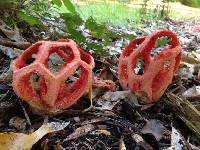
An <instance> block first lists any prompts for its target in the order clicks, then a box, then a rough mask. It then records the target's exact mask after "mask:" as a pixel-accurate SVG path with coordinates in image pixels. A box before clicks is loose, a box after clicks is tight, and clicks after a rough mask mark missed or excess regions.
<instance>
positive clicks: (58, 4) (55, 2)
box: [52, 0, 62, 7]
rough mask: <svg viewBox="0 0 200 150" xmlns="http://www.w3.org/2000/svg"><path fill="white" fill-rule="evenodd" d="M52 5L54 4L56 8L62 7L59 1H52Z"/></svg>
mask: <svg viewBox="0 0 200 150" xmlns="http://www.w3.org/2000/svg"><path fill="white" fill-rule="evenodd" d="M52 3H53V4H55V5H57V6H58V7H61V6H62V2H61V0H52Z"/></svg>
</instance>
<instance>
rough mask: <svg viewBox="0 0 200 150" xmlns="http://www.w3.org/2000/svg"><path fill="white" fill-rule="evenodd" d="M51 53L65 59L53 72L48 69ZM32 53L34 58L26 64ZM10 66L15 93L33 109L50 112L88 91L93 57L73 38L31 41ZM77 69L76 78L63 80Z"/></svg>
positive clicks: (67, 104)
mask: <svg viewBox="0 0 200 150" xmlns="http://www.w3.org/2000/svg"><path fill="white" fill-rule="evenodd" d="M52 53H56V54H57V55H59V56H60V57H62V59H64V62H65V64H64V65H63V67H62V68H61V69H60V70H59V71H58V72H57V73H56V74H54V73H52V72H51V71H50V69H49V64H48V59H49V56H50V55H51V54H52ZM33 55H34V56H35V60H34V61H33V62H32V63H30V64H27V60H29V59H30V58H32V56H33ZM12 67H13V88H14V91H15V92H16V94H17V95H18V96H19V97H20V98H22V99H23V100H25V101H27V102H28V103H29V104H30V105H31V106H32V107H33V108H35V109H36V110H38V111H42V112H44V113H49V112H55V111H58V110H63V109H65V108H68V107H70V106H71V105H73V104H74V103H76V101H77V100H78V99H79V98H80V97H81V96H82V95H84V93H86V92H87V91H88V89H89V86H90V85H91V84H92V79H93V78H92V69H93V67H94V59H93V57H92V56H91V55H90V54H88V53H86V52H84V51H83V50H82V49H80V48H78V46H77V45H76V43H75V42H74V41H73V40H70V39H60V40H58V41H54V42H52V41H40V42H37V43H35V44H33V45H32V46H31V47H29V48H28V49H26V50H25V51H24V52H23V53H22V55H21V56H19V57H18V58H17V59H16V60H14V62H13V64H12ZM78 68H79V69H80V72H79V78H77V79H76V80H75V81H73V82H71V83H66V81H67V79H68V78H69V77H70V76H71V75H73V74H74V73H75V72H76V70H77V69H78ZM33 80H34V82H33ZM35 82H36V84H35ZM33 84H35V85H33Z"/></svg>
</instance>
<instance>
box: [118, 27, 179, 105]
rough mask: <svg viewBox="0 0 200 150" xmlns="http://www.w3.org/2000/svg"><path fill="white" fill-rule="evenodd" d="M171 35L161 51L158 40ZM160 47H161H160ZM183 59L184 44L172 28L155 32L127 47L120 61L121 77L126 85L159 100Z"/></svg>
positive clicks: (122, 84)
mask: <svg viewBox="0 0 200 150" xmlns="http://www.w3.org/2000/svg"><path fill="white" fill-rule="evenodd" d="M163 37H164V38H166V37H167V38H168V40H169V43H168V45H167V46H164V47H161V48H160V49H159V52H157V51H156V52H154V53H156V55H154V54H152V50H155V48H156V42H157V40H158V39H160V38H163ZM157 50H158V49H157ZM180 61H181V46H180V44H179V41H178V38H177V37H176V34H175V33H174V32H172V31H169V30H163V31H158V32H155V33H153V34H151V35H149V36H146V37H145V38H137V39H134V40H132V41H131V42H130V44H129V45H128V46H126V47H125V49H124V50H123V52H122V54H121V56H120V58H119V65H118V77H119V81H120V84H121V86H122V88H123V89H128V88H129V89H131V90H132V91H133V92H134V93H136V94H138V95H141V93H142V94H143V96H146V97H147V98H148V100H149V101H148V102H149V103H150V102H152V101H157V100H158V99H159V98H160V97H161V96H162V95H163V93H164V91H165V90H166V88H167V86H168V85H169V84H170V83H171V82H172V78H173V75H174V73H175V71H176V70H177V69H178V66H179V64H180Z"/></svg>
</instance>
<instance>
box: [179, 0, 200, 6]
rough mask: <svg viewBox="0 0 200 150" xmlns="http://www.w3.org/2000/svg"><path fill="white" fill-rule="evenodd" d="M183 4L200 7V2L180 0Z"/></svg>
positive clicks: (197, 0) (198, 0) (199, 0)
mask: <svg viewBox="0 0 200 150" xmlns="http://www.w3.org/2000/svg"><path fill="white" fill-rule="evenodd" d="M179 1H180V2H181V3H182V4H184V5H187V6H191V7H200V0H179Z"/></svg>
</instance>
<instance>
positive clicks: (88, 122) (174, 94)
mask: <svg viewBox="0 0 200 150" xmlns="http://www.w3.org/2000/svg"><path fill="white" fill-rule="evenodd" d="M72 11H73V10H72ZM190 23H191V22H190V21H188V22H187V21H186V22H184V23H183V22H177V24H176V25H175V24H173V23H172V22H165V21H159V22H158V24H159V25H158V26H156V25H155V24H151V23H150V24H149V25H146V26H143V27H142V28H136V27H135V28H132V29H131V31H128V30H127V29H126V28H121V27H110V28H111V30H112V31H114V32H117V33H121V32H127V33H129V32H130V33H131V34H134V35H135V36H140V35H146V34H149V33H152V32H154V31H156V30H158V29H162V28H167V29H171V30H173V31H176V33H177V34H178V36H179V40H180V41H181V44H182V48H183V50H184V53H183V60H182V65H181V67H180V69H179V71H178V73H177V75H176V76H175V77H174V80H173V83H172V84H171V85H170V86H169V88H168V90H167V91H166V93H165V95H164V96H163V97H162V100H161V101H160V102H157V103H156V104H149V105H142V104H139V103H138V100H137V97H136V96H135V95H134V94H132V93H131V92H130V91H121V87H120V85H119V82H118V79H117V64H118V58H119V54H120V52H121V49H122V47H123V46H124V45H125V44H126V43H128V41H129V39H125V40H121V39H116V40H114V41H113V43H112V45H111V47H110V52H109V55H108V56H95V59H96V64H97V66H96V68H95V70H94V73H95V74H98V75H99V76H101V77H103V78H105V79H113V80H114V81H115V83H116V84H117V86H118V88H117V91H116V92H108V91H97V93H96V94H94V92H95V91H94V90H93V91H92V90H91V91H90V99H88V98H86V97H82V98H81V100H80V101H79V102H78V103H77V104H76V105H75V106H73V107H72V108H73V109H74V108H77V110H80V108H81V109H83V110H84V109H86V108H87V107H86V108H82V106H83V105H86V106H90V100H93V107H92V108H91V109H90V111H71V108H70V110H66V111H65V112H63V113H61V114H57V115H56V116H50V117H49V118H48V120H47V122H49V123H47V124H44V125H42V124H43V121H44V118H43V117H41V116H37V115H36V114H33V113H32V112H31V110H30V108H29V107H28V106H27V105H26V104H25V103H24V102H19V101H18V98H17V96H16V95H15V94H14V92H13V90H12V88H8V86H10V85H11V80H12V69H11V68H10V62H11V61H12V60H13V59H14V58H16V57H17V56H19V54H20V52H21V50H20V49H25V48H26V47H27V46H29V45H30V43H28V42H27V41H26V39H25V38H27V40H28V41H32V39H28V37H22V36H21V34H20V33H19V31H18V29H17V28H15V29H14V30H13V31H12V29H11V28H9V27H5V25H1V26H0V27H1V28H0V30H1V32H3V35H2V36H1V38H0V61H1V62H3V64H4V66H1V67H0V72H1V75H0V81H1V85H2V86H1V88H2V89H1V91H4V93H1V95H0V104H1V105H0V106H1V112H2V115H1V119H0V129H1V138H2V140H1V141H2V142H3V141H4V142H5V141H7V142H5V143H4V145H2V146H8V147H9V146H11V147H12V148H13V149H17V148H18V149H23V148H27V149H31V148H32V149H38V148H39V149H40V148H43V149H44V148H45V149H51V148H52V149H66V148H69V149H119V148H120V149H123V150H124V149H127V150H129V149H130V150H131V149H135V148H138V149H170V148H175V149H176V148H180V147H181V148H182V147H183V146H185V147H186V148H188V149H189V148H191V147H193V148H200V143H199V140H198V139H199V137H198V134H199V124H198V122H197V120H198V118H199V111H198V108H200V104H199V86H200V84H199V81H198V80H197V79H196V77H197V73H198V70H199V64H200V62H199V51H200V36H199V34H198V33H191V32H188V31H187V28H185V24H190ZM180 28H181V29H182V30H180ZM132 31H134V32H132ZM83 32H86V33H87V36H86V37H88V38H90V39H89V40H91V38H92V36H95V37H94V39H95V38H97V37H96V33H95V32H93V33H90V31H88V30H87V31H84V29H83ZM46 33H47V34H48V31H47V32H46ZM34 34H35V33H34ZM88 35H89V36H88ZM102 36H103V35H102ZM2 37H3V38H2ZM16 48H17V49H16ZM55 59H56V58H55ZM4 85H8V86H4ZM91 93H93V98H92V97H91ZM186 98H187V100H186ZM199 110H200V109H199ZM194 116H195V117H194ZM177 118H179V119H177ZM29 119H30V121H31V124H30V123H28V122H29ZM69 121H70V124H69ZM55 122H57V123H56V124H57V125H58V126H59V127H58V128H56V129H55V128H54V129H53V128H52V126H54V125H55V124H54V123H55ZM53 124H54V125H53ZM180 124H185V125H186V126H183V127H182V126H179V125H180ZM41 125H42V127H40V126H41ZM174 126H176V127H174ZM177 127H178V130H177ZM34 131H35V132H34ZM41 131H43V132H41ZM55 131H56V132H55ZM57 131H58V132H57ZM19 132H23V133H19ZM28 133H29V134H28ZM30 133H31V134H30ZM38 133H39V134H38ZM48 133H51V134H48ZM193 133H196V134H193ZM33 137H34V138H33ZM18 138H19V139H18ZM10 139H12V140H10ZM16 139H18V140H21V141H23V142H16ZM177 139H178V140H177ZM185 139H186V140H185ZM27 141H28V144H27V143H26V142H27ZM180 141H182V143H184V144H182V145H180V144H179V142H180ZM26 144H27V145H26ZM26 146H27V147H26Z"/></svg>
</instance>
